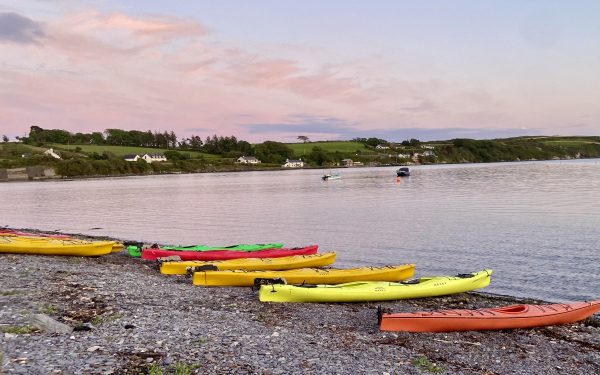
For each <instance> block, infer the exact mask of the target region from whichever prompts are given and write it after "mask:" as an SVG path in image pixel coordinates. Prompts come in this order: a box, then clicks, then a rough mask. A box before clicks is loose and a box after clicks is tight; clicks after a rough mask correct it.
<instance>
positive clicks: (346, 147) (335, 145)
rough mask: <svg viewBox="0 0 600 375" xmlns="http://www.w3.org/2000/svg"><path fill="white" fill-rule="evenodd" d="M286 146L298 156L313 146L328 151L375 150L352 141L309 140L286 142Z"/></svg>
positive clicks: (310, 149)
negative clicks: (306, 141) (305, 141)
mask: <svg viewBox="0 0 600 375" xmlns="http://www.w3.org/2000/svg"><path fill="white" fill-rule="evenodd" d="M286 146H288V147H289V148H291V149H292V150H293V151H294V154H296V155H297V156H302V155H306V154H310V152H311V151H312V149H313V147H320V148H322V149H323V150H325V151H327V152H336V151H338V152H343V153H349V152H356V151H357V150H359V151H360V152H362V153H367V152H373V151H372V150H369V149H368V148H366V147H365V145H364V144H362V143H359V142H350V141H345V142H344V141H332V142H308V143H286Z"/></svg>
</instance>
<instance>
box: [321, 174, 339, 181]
mask: <svg viewBox="0 0 600 375" xmlns="http://www.w3.org/2000/svg"><path fill="white" fill-rule="evenodd" d="M341 178H342V176H340V175H339V174H337V173H329V174H324V175H323V177H321V179H322V180H323V181H329V180H339V179H341Z"/></svg>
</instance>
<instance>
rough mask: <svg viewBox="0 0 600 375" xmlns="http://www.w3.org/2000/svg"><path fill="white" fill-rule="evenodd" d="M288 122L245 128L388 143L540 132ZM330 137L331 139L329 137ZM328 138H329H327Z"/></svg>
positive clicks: (307, 119) (301, 118)
mask: <svg viewBox="0 0 600 375" xmlns="http://www.w3.org/2000/svg"><path fill="white" fill-rule="evenodd" d="M290 120H293V121H292V122H289V123H270V124H265V123H263V124H248V125H245V126H244V127H245V129H246V130H247V131H248V132H249V133H251V134H262V135H275V134H276V135H280V136H282V137H284V138H290V137H289V136H290V135H294V136H295V135H298V134H308V135H310V136H311V139H313V140H316V138H318V137H319V135H321V136H324V137H325V138H321V140H334V139H339V140H350V139H353V138H370V137H377V138H381V139H385V140H388V141H392V142H399V141H403V140H405V139H410V138H417V139H420V140H422V141H435V140H447V139H453V138H472V139H492V138H508V137H517V136H523V135H540V134H541V132H540V131H539V130H538V129H517V128H458V127H454V128H416V127H409V128H397V129H369V130H365V129H361V128H360V126H359V125H357V124H355V123H350V122H346V121H343V120H341V119H337V118H319V117H314V116H310V115H294V116H291V117H290ZM332 136H333V138H331V137H332ZM327 137H329V138H327Z"/></svg>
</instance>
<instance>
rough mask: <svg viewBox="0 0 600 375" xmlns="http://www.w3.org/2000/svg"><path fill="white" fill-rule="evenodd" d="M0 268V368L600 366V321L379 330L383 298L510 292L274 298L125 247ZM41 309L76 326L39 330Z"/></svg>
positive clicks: (411, 305)
mask: <svg viewBox="0 0 600 375" xmlns="http://www.w3.org/2000/svg"><path fill="white" fill-rule="evenodd" d="M0 265H1V267H2V272H1V273H0V331H1V332H0V364H1V366H0V374H1V373H6V374H146V373H152V374H160V373H164V374H191V373H199V374H200V373H201V374H205V373H216V374H245V373H248V374H323V373H327V374H336V373H369V374H424V373H447V374H473V373H477V374H564V373H585V374H594V373H595V374H598V373H600V328H598V327H599V326H600V321H599V319H597V318H595V319H589V320H587V321H585V322H581V323H577V324H573V325H567V326H553V327H545V328H536V329H520V330H506V331H490V332H462V333H438V334H433V333H406V332H380V331H379V330H378V327H377V314H376V310H377V306H378V305H381V306H382V307H384V308H388V309H391V310H392V311H396V312H400V311H414V310H421V309H432V310H433V309H447V308H448V309H450V308H482V307H493V306H503V305H507V304H511V303H518V302H523V300H516V299H514V298H511V297H507V296H498V295H490V294H485V293H463V294H459V295H455V296H448V297H441V298H429V299H421V300H405V301H395V302H385V303H356V304H275V303H273V304H270V303H261V302H259V301H258V297H257V295H256V292H254V291H252V290H251V289H250V288H204V287H196V286H193V285H192V284H191V280H190V279H189V278H188V277H186V276H165V275H161V274H160V273H159V272H158V270H157V269H156V268H155V265H154V263H152V262H144V261H141V260H138V259H133V258H130V257H129V256H128V255H127V254H126V253H125V252H122V253H113V254H110V255H107V256H104V257H99V258H78V257H45V256H34V255H0ZM492 282H493V280H492ZM524 302H540V301H524ZM36 313H41V314H46V315H48V316H50V317H51V318H53V319H55V320H57V321H59V322H62V323H65V324H67V325H69V326H70V327H73V328H74V331H73V332H72V333H67V334H58V333H46V332H43V331H41V330H38V329H36V328H34V327H33V326H32V325H31V315H32V314H36ZM2 332H4V333H2Z"/></svg>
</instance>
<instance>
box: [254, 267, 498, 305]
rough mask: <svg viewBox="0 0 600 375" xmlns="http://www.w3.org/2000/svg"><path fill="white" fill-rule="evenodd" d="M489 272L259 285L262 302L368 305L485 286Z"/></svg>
mask: <svg viewBox="0 0 600 375" xmlns="http://www.w3.org/2000/svg"><path fill="white" fill-rule="evenodd" d="M491 275H492V270H489V269H486V270H483V271H479V272H474V273H471V274H461V275H458V276H433V277H421V278H419V279H415V280H406V281H401V282H383V281H356V282H351V283H345V284H338V285H300V286H295V285H282V284H274V285H262V286H261V287H260V291H259V293H258V296H259V299H260V300H261V301H263V302H368V301H390V300H397V299H408V298H423V297H435V296H443V295H448V294H455V293H462V292H467V291H470V290H474V289H479V288H483V287H486V286H487V285H489V283H490V277H491Z"/></svg>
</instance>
